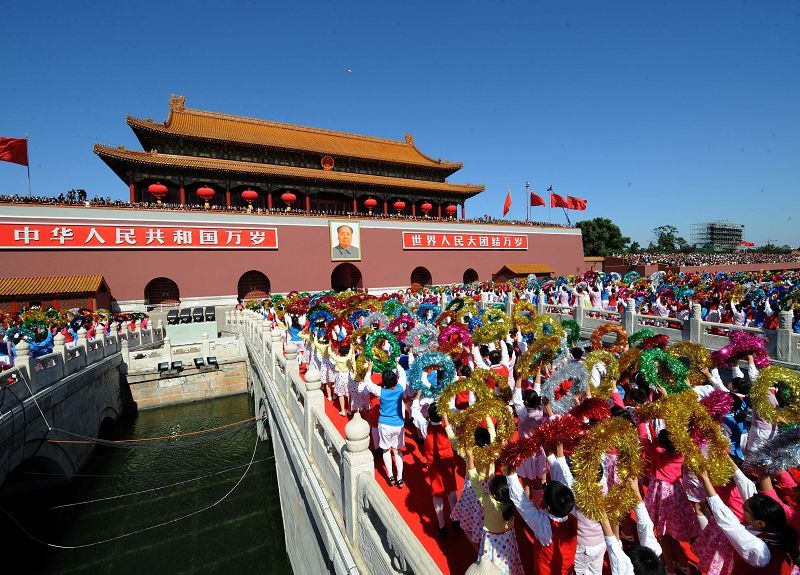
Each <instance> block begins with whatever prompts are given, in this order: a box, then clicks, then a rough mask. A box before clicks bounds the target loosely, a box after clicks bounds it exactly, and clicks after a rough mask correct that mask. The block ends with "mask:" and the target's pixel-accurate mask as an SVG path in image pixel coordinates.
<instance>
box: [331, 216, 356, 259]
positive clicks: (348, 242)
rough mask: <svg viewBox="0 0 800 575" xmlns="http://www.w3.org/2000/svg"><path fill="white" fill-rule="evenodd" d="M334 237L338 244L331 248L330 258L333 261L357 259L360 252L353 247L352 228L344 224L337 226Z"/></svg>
mask: <svg viewBox="0 0 800 575" xmlns="http://www.w3.org/2000/svg"><path fill="white" fill-rule="evenodd" d="M336 236H337V238H338V241H339V243H338V244H336V245H335V246H333V250H332V253H331V256H332V258H333V259H335V260H349V259H359V258H360V257H361V251H360V250H359V248H358V246H355V245H353V228H352V227H351V226H348V225H346V224H342V225H340V226H337V228H336Z"/></svg>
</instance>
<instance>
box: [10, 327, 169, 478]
mask: <svg viewBox="0 0 800 575" xmlns="http://www.w3.org/2000/svg"><path fill="white" fill-rule="evenodd" d="M112 331H115V330H112ZM162 339H163V333H162V330H161V328H160V326H159V327H156V328H146V329H141V328H140V329H137V330H136V331H134V332H129V331H128V330H127V327H125V328H124V329H123V331H122V332H120V333H119V334H117V333H112V335H111V336H109V337H104V335H103V334H99V335H98V337H97V338H95V339H93V340H91V341H88V340H87V339H86V330H85V329H83V328H81V330H80V331H79V332H78V341H77V342H76V346H75V347H74V348H67V347H65V345H64V336H63V335H60V334H59V335H57V336H56V338H55V346H54V348H53V352H52V353H49V354H47V355H42V356H40V357H36V358H34V357H31V355H30V350H29V347H28V344H27V343H25V342H24V341H23V342H20V344H19V345H17V348H16V349H17V358H16V361H15V365H14V367H13V368H12V369H10V370H7V371H4V372H2V373H0V485H3V487H4V489H12V490H13V489H23V490H27V489H31V488H36V487H38V486H43V485H50V484H52V483H59V482H63V481H69V480H70V479H71V478H72V476H73V474H75V473H77V472H78V470H79V469H80V468H81V466H82V465H83V464H84V463H85V462H86V460H87V459H88V458H89V456H90V455H91V453H92V451H93V450H94V446H95V444H94V443H93V442H91V441H86V439H85V438H97V437H101V436H102V435H103V433H104V430H105V427H106V425H108V424H110V423H112V422H115V421H116V420H117V419H118V418H119V417H120V415H121V414H122V413H123V412H124V411H125V409H126V408H128V407H129V406H130V405H131V402H130V391H129V389H128V386H127V383H126V381H125V367H124V366H125V364H126V360H127V357H128V353H129V351H130V350H133V349H138V348H142V347H148V346H152V345H158V344H160V342H161V341H162ZM80 436H83V437H80ZM32 470H35V471H38V472H40V473H41V474H39V475H29V474H26V473H25V471H32ZM7 479H8V482H6V480H7Z"/></svg>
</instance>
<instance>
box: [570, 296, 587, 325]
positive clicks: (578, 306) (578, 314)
mask: <svg viewBox="0 0 800 575" xmlns="http://www.w3.org/2000/svg"><path fill="white" fill-rule="evenodd" d="M584 315H585V314H584V308H583V298H581V297H578V298H576V301H575V307H574V308H573V310H572V319H574V320H575V323H577V324H578V325H579V326H580V328H581V329H583V318H584Z"/></svg>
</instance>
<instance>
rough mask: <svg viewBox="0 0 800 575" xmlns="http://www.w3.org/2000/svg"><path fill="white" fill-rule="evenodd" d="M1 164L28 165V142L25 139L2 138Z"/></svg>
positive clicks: (0, 144) (0, 142) (0, 149)
mask: <svg viewBox="0 0 800 575" xmlns="http://www.w3.org/2000/svg"><path fill="white" fill-rule="evenodd" d="M0 162H14V163H15V164H22V165H23V166H27V165H28V140H27V139H25V138H0Z"/></svg>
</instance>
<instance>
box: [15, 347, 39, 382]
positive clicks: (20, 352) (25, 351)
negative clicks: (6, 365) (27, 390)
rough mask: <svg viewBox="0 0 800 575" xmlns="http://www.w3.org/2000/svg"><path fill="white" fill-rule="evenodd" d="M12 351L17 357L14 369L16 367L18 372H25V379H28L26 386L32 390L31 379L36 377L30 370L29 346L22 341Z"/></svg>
mask: <svg viewBox="0 0 800 575" xmlns="http://www.w3.org/2000/svg"><path fill="white" fill-rule="evenodd" d="M14 351H16V353H17V357H16V358H15V359H14V367H18V368H19V369H20V371H24V372H25V377H27V378H28V384H29V385H30V386H31V389H34V388H35V386H34V385H33V378H34V377H35V376H36V374H35V373H33V370H32V369H31V346H30V345H28V342H27V341H25V340H24V339H21V340H19V343H18V344H17V345H16V346H14Z"/></svg>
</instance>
